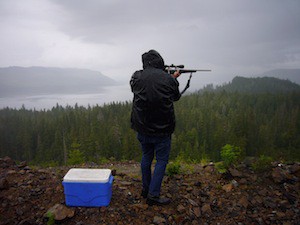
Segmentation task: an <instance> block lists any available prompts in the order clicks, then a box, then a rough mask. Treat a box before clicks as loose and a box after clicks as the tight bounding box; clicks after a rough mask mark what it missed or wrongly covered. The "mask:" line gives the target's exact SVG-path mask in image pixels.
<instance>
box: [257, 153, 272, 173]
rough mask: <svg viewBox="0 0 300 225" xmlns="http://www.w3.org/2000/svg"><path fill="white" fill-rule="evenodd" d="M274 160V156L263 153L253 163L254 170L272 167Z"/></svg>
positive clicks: (258, 170) (261, 170) (264, 169)
mask: <svg viewBox="0 0 300 225" xmlns="http://www.w3.org/2000/svg"><path fill="white" fill-rule="evenodd" d="M272 162H273V159H272V157H270V156H265V155H261V156H260V157H259V158H258V159H257V160H256V161H255V162H254V163H253V164H252V168H253V170H254V171H257V172H263V171H266V170H269V169H270V168H271V166H272V165H271V163H272Z"/></svg>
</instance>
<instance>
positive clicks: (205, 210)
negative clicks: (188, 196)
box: [201, 203, 211, 214]
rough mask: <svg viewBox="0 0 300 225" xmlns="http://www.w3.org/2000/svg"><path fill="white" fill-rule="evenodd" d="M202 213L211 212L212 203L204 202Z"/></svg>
mask: <svg viewBox="0 0 300 225" xmlns="http://www.w3.org/2000/svg"><path fill="white" fill-rule="evenodd" d="M201 212H202V214H211V208H210V204H207V203H206V204H204V205H203V206H202V208H201Z"/></svg>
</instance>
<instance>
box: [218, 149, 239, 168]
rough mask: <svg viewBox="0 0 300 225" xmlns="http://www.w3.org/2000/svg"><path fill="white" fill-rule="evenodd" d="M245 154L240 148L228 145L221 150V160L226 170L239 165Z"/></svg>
mask: <svg viewBox="0 0 300 225" xmlns="http://www.w3.org/2000/svg"><path fill="white" fill-rule="evenodd" d="M243 155H244V152H243V150H242V149H241V148H240V147H237V146H232V145H230V144H226V145H225V146H223V147H222V149H221V158H222V160H223V164H224V167H225V168H229V167H230V166H233V165H237V164H238V163H239V162H240V161H241V160H242V158H243Z"/></svg>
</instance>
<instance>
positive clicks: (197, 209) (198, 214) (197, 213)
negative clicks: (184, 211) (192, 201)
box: [193, 207, 201, 218]
mask: <svg viewBox="0 0 300 225" xmlns="http://www.w3.org/2000/svg"><path fill="white" fill-rule="evenodd" d="M193 213H194V215H195V216H196V217H198V218H199V217H200V216H201V210H200V207H194V208H193Z"/></svg>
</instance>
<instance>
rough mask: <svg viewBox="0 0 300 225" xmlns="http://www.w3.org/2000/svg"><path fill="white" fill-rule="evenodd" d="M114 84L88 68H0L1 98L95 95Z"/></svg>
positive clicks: (109, 79)
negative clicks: (92, 93) (89, 93)
mask: <svg viewBox="0 0 300 225" xmlns="http://www.w3.org/2000/svg"><path fill="white" fill-rule="evenodd" d="M114 84H116V81H114V80H113V79H111V78H109V77H107V76H104V75H103V74H101V73H100V72H97V71H92V70H87V69H73V68H55V67H26V68H25V67H6V68H0V97H8V96H30V95H42V94H77V93H85V92H95V91H101V89H102V88H103V87H105V86H109V85H114Z"/></svg>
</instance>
